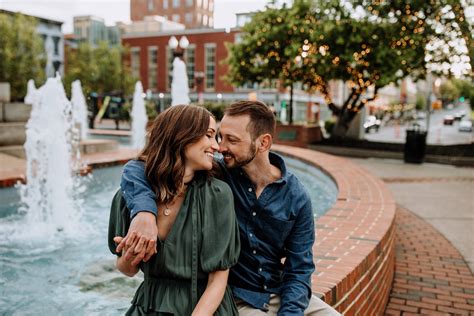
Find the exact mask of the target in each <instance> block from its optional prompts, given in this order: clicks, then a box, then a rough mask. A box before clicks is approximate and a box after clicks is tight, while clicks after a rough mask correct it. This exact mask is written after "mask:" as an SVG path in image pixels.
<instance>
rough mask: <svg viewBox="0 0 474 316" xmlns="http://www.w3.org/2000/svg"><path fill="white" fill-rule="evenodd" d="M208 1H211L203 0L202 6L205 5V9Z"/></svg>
mask: <svg viewBox="0 0 474 316" xmlns="http://www.w3.org/2000/svg"><path fill="white" fill-rule="evenodd" d="M208 3H209V2H208V0H203V1H202V7H203V8H204V9H207V6H208Z"/></svg>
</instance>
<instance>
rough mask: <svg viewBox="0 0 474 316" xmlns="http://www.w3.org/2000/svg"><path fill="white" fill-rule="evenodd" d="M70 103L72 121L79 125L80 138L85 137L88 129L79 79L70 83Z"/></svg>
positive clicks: (85, 106)
mask: <svg viewBox="0 0 474 316" xmlns="http://www.w3.org/2000/svg"><path fill="white" fill-rule="evenodd" d="M71 103H72V116H73V119H74V123H75V124H78V125H79V126H80V127H79V129H80V139H86V137H87V130H88V122H87V104H86V98H85V97H84V94H83V93H82V86H81V81H79V80H76V81H73V83H72V92H71Z"/></svg>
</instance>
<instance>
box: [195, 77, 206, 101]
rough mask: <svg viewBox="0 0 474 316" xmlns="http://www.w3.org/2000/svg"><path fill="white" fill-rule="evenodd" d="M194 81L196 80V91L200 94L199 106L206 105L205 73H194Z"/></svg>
mask: <svg viewBox="0 0 474 316" xmlns="http://www.w3.org/2000/svg"><path fill="white" fill-rule="evenodd" d="M194 80H196V91H197V93H198V104H203V103H204V97H203V93H204V71H196V72H195V73H194Z"/></svg>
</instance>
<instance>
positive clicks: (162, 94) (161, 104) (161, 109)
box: [158, 92, 165, 113]
mask: <svg viewBox="0 0 474 316" xmlns="http://www.w3.org/2000/svg"><path fill="white" fill-rule="evenodd" d="M158 97H159V98H160V113H161V112H163V111H164V108H163V98H164V97H165V95H164V93H163V92H160V94H158Z"/></svg>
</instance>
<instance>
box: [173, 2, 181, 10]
mask: <svg viewBox="0 0 474 316" xmlns="http://www.w3.org/2000/svg"><path fill="white" fill-rule="evenodd" d="M179 2H180V0H173V8H179V4H180V3H179Z"/></svg>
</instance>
